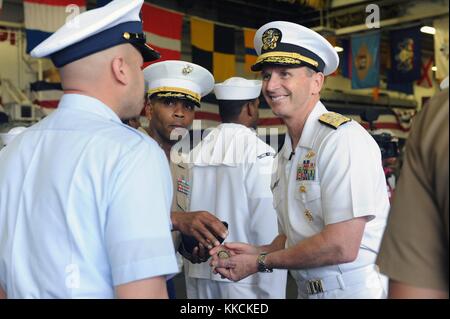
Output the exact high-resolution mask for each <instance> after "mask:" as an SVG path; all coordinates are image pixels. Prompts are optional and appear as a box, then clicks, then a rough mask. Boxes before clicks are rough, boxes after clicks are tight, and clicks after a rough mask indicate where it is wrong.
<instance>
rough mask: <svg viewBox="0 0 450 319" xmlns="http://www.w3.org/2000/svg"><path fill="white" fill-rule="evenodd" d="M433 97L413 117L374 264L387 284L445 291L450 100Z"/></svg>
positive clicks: (446, 94) (446, 95) (447, 274)
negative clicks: (392, 283) (386, 277)
mask: <svg viewBox="0 0 450 319" xmlns="http://www.w3.org/2000/svg"><path fill="white" fill-rule="evenodd" d="M448 92H449V91H448V89H446V90H444V91H443V92H440V93H439V94H438V95H437V96H435V97H434V98H433V99H432V100H431V101H430V103H429V104H428V105H426V106H425V107H424V110H423V111H422V112H421V113H420V114H419V115H418V116H417V118H416V120H415V123H414V124H413V128H412V131H411V134H410V137H409V140H408V142H407V145H406V152H405V160H404V164H403V168H402V171H401V174H400V179H399V183H398V186H397V190H396V193H395V197H394V202H393V205H392V208H391V213H390V217H389V220H388V226H387V228H386V232H385V235H384V237H383V241H382V244H381V249H380V253H379V256H378V260H377V264H378V265H379V266H380V270H381V272H382V273H384V274H386V275H387V276H388V277H390V278H391V279H394V280H396V281H400V282H403V283H406V284H409V285H413V286H417V287H421V288H432V289H438V290H444V291H447V292H448V289H449V282H448V281H449V268H448V267H449V224H448V219H449V207H448V200H449V193H448V167H449V159H448V156H449V149H448V137H449V126H448V125H449V124H448V121H449V97H448Z"/></svg>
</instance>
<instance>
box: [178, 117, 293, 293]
mask: <svg viewBox="0 0 450 319" xmlns="http://www.w3.org/2000/svg"><path fill="white" fill-rule="evenodd" d="M274 155H275V151H274V150H273V149H272V148H271V147H270V146H269V145H267V144H266V143H264V142H263V141H261V140H260V139H259V138H258V136H257V135H256V133H255V132H254V131H252V130H251V129H249V128H247V127H245V126H243V125H239V124H231V123H230V124H221V125H219V126H218V127H217V128H215V129H213V130H212V131H211V132H210V133H209V134H208V135H207V136H206V137H205V138H204V139H203V141H202V142H201V143H200V144H199V145H198V146H197V147H195V148H194V149H193V150H192V152H191V156H192V157H191V158H192V159H193V163H192V167H191V171H190V172H189V171H188V170H187V169H186V168H183V167H182V165H179V170H178V174H177V176H178V178H179V183H180V185H179V186H181V188H180V191H177V192H176V199H177V205H178V207H179V208H181V209H183V210H185V211H196V210H206V211H209V212H211V213H213V214H215V215H216V216H217V217H218V218H219V219H220V220H222V221H226V222H227V223H228V230H229V235H228V237H227V239H226V241H228V242H235V241H237V242H246V243H251V244H254V245H263V244H269V243H270V242H272V240H273V239H274V238H275V237H276V236H277V235H278V229H277V228H278V227H277V216H276V212H275V210H274V209H273V206H272V202H273V197H272V193H271V191H270V180H271V175H272V172H273V157H274ZM189 179H191V180H190V181H189ZM188 184H190V190H188V191H186V190H187V188H186V186H184V187H183V185H188ZM188 187H189V186H188ZM185 274H186V277H187V278H188V279H189V278H196V279H207V280H209V284H210V285H211V286H215V287H217V283H218V282H220V283H221V284H222V286H219V288H218V290H217V289H210V290H209V291H208V289H206V290H207V291H208V292H207V293H206V295H205V294H204V293H203V292H200V291H196V293H195V294H194V295H193V294H192V293H190V290H189V289H190V288H189V280H188V281H187V282H188V298H285V291H286V275H287V273H286V271H284V270H276V271H274V272H273V273H271V274H266V273H264V274H263V273H258V274H254V275H252V276H249V277H247V278H245V279H243V280H241V281H240V282H238V283H231V282H230V281H229V280H228V279H221V278H220V275H218V274H216V275H215V274H213V273H212V271H211V267H210V266H209V263H208V262H205V263H201V264H192V263H190V262H188V261H187V260H186V261H185ZM228 285H234V286H236V287H237V286H239V288H238V289H236V290H233V289H231V290H229V289H228V288H227V287H226V286H228ZM224 290H227V292H225V291H224ZM214 291H216V293H215V292H214ZM218 291H219V292H220V293H219V292H218ZM233 291H234V292H233ZM217 293H219V294H220V295H218V294H217Z"/></svg>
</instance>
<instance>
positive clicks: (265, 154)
mask: <svg viewBox="0 0 450 319" xmlns="http://www.w3.org/2000/svg"><path fill="white" fill-rule="evenodd" d="M275 155H277V154H275V153H273V152H266V153H262V154H261V155H258V156H257V158H258V159H262V158H264V157H267V156H272V157H275Z"/></svg>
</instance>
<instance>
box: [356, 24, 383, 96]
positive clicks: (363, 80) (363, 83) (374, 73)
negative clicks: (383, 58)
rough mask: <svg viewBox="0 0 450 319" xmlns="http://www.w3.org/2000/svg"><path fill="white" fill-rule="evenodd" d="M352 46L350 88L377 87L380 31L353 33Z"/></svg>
mask: <svg viewBox="0 0 450 319" xmlns="http://www.w3.org/2000/svg"><path fill="white" fill-rule="evenodd" d="M351 47H352V89H365V88H372V87H378V85H379V82H380V32H379V31H377V32H375V33H371V34H364V35H354V36H352V38H351Z"/></svg>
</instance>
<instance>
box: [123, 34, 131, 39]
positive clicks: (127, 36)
mask: <svg viewBox="0 0 450 319" xmlns="http://www.w3.org/2000/svg"><path fill="white" fill-rule="evenodd" d="M123 37H124V39H126V40H130V38H131V35H130V34H129V33H128V32H124V33H123Z"/></svg>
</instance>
